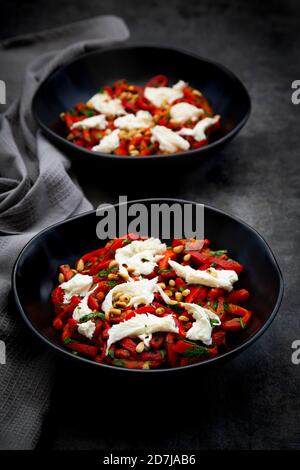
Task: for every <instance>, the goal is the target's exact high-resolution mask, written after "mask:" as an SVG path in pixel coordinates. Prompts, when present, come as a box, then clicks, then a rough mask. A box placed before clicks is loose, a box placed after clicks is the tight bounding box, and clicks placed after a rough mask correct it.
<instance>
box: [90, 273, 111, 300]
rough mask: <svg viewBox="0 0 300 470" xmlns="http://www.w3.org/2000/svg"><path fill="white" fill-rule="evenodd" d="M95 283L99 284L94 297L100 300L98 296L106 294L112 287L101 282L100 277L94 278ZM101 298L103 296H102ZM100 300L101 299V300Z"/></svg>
mask: <svg viewBox="0 0 300 470" xmlns="http://www.w3.org/2000/svg"><path fill="white" fill-rule="evenodd" d="M94 283H95V284H98V285H97V288H96V289H95V290H94V292H93V295H94V296H95V297H97V299H99V297H98V294H99V293H100V292H101V293H102V294H106V292H107V291H108V290H109V289H110V286H109V285H107V282H106V281H99V277H98V276H94ZM100 297H101V296H100ZM99 300H100V299H99Z"/></svg>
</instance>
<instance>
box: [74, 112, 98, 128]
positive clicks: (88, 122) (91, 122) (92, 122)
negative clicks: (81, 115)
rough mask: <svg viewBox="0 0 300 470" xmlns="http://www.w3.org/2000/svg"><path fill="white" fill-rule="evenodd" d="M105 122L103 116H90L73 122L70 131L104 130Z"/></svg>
mask: <svg viewBox="0 0 300 470" xmlns="http://www.w3.org/2000/svg"><path fill="white" fill-rule="evenodd" d="M106 126H107V120H106V118H105V116H104V114H99V115H97V116H92V117H89V118H86V119H83V120H82V121H78V122H74V124H73V125H72V127H71V129H105V128H106Z"/></svg>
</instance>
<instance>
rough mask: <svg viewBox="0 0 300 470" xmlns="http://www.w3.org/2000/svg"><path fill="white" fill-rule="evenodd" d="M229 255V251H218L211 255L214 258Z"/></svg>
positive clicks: (212, 252)
mask: <svg viewBox="0 0 300 470" xmlns="http://www.w3.org/2000/svg"><path fill="white" fill-rule="evenodd" d="M226 253H227V250H217V251H211V252H210V254H211V255H212V256H222V255H225V254H226Z"/></svg>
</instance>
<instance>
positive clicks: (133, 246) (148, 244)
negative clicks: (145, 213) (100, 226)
mask: <svg viewBox="0 0 300 470" xmlns="http://www.w3.org/2000/svg"><path fill="white" fill-rule="evenodd" d="M166 249H167V246H166V244H165V243H161V241H160V240H159V239H158V238H148V239H147V240H134V241H133V242H131V243H130V244H129V245H126V246H124V247H122V248H118V249H117V250H116V255H115V260H116V261H117V262H118V263H119V266H124V265H126V266H127V268H131V269H134V271H133V274H134V275H135V276H139V275H141V274H144V275H147V274H150V273H151V272H152V271H153V269H154V268H155V266H157V261H159V260H160V259H161V258H162V253H163V252H164V251H165V250H166Z"/></svg>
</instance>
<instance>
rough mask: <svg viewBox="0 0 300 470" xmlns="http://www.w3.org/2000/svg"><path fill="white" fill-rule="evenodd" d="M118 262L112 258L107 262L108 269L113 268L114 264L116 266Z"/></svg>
mask: <svg viewBox="0 0 300 470" xmlns="http://www.w3.org/2000/svg"><path fill="white" fill-rule="evenodd" d="M118 264H119V263H118V261H116V260H115V259H113V260H112V261H111V262H110V263H109V265H108V267H109V269H110V268H113V267H114V266H118Z"/></svg>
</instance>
